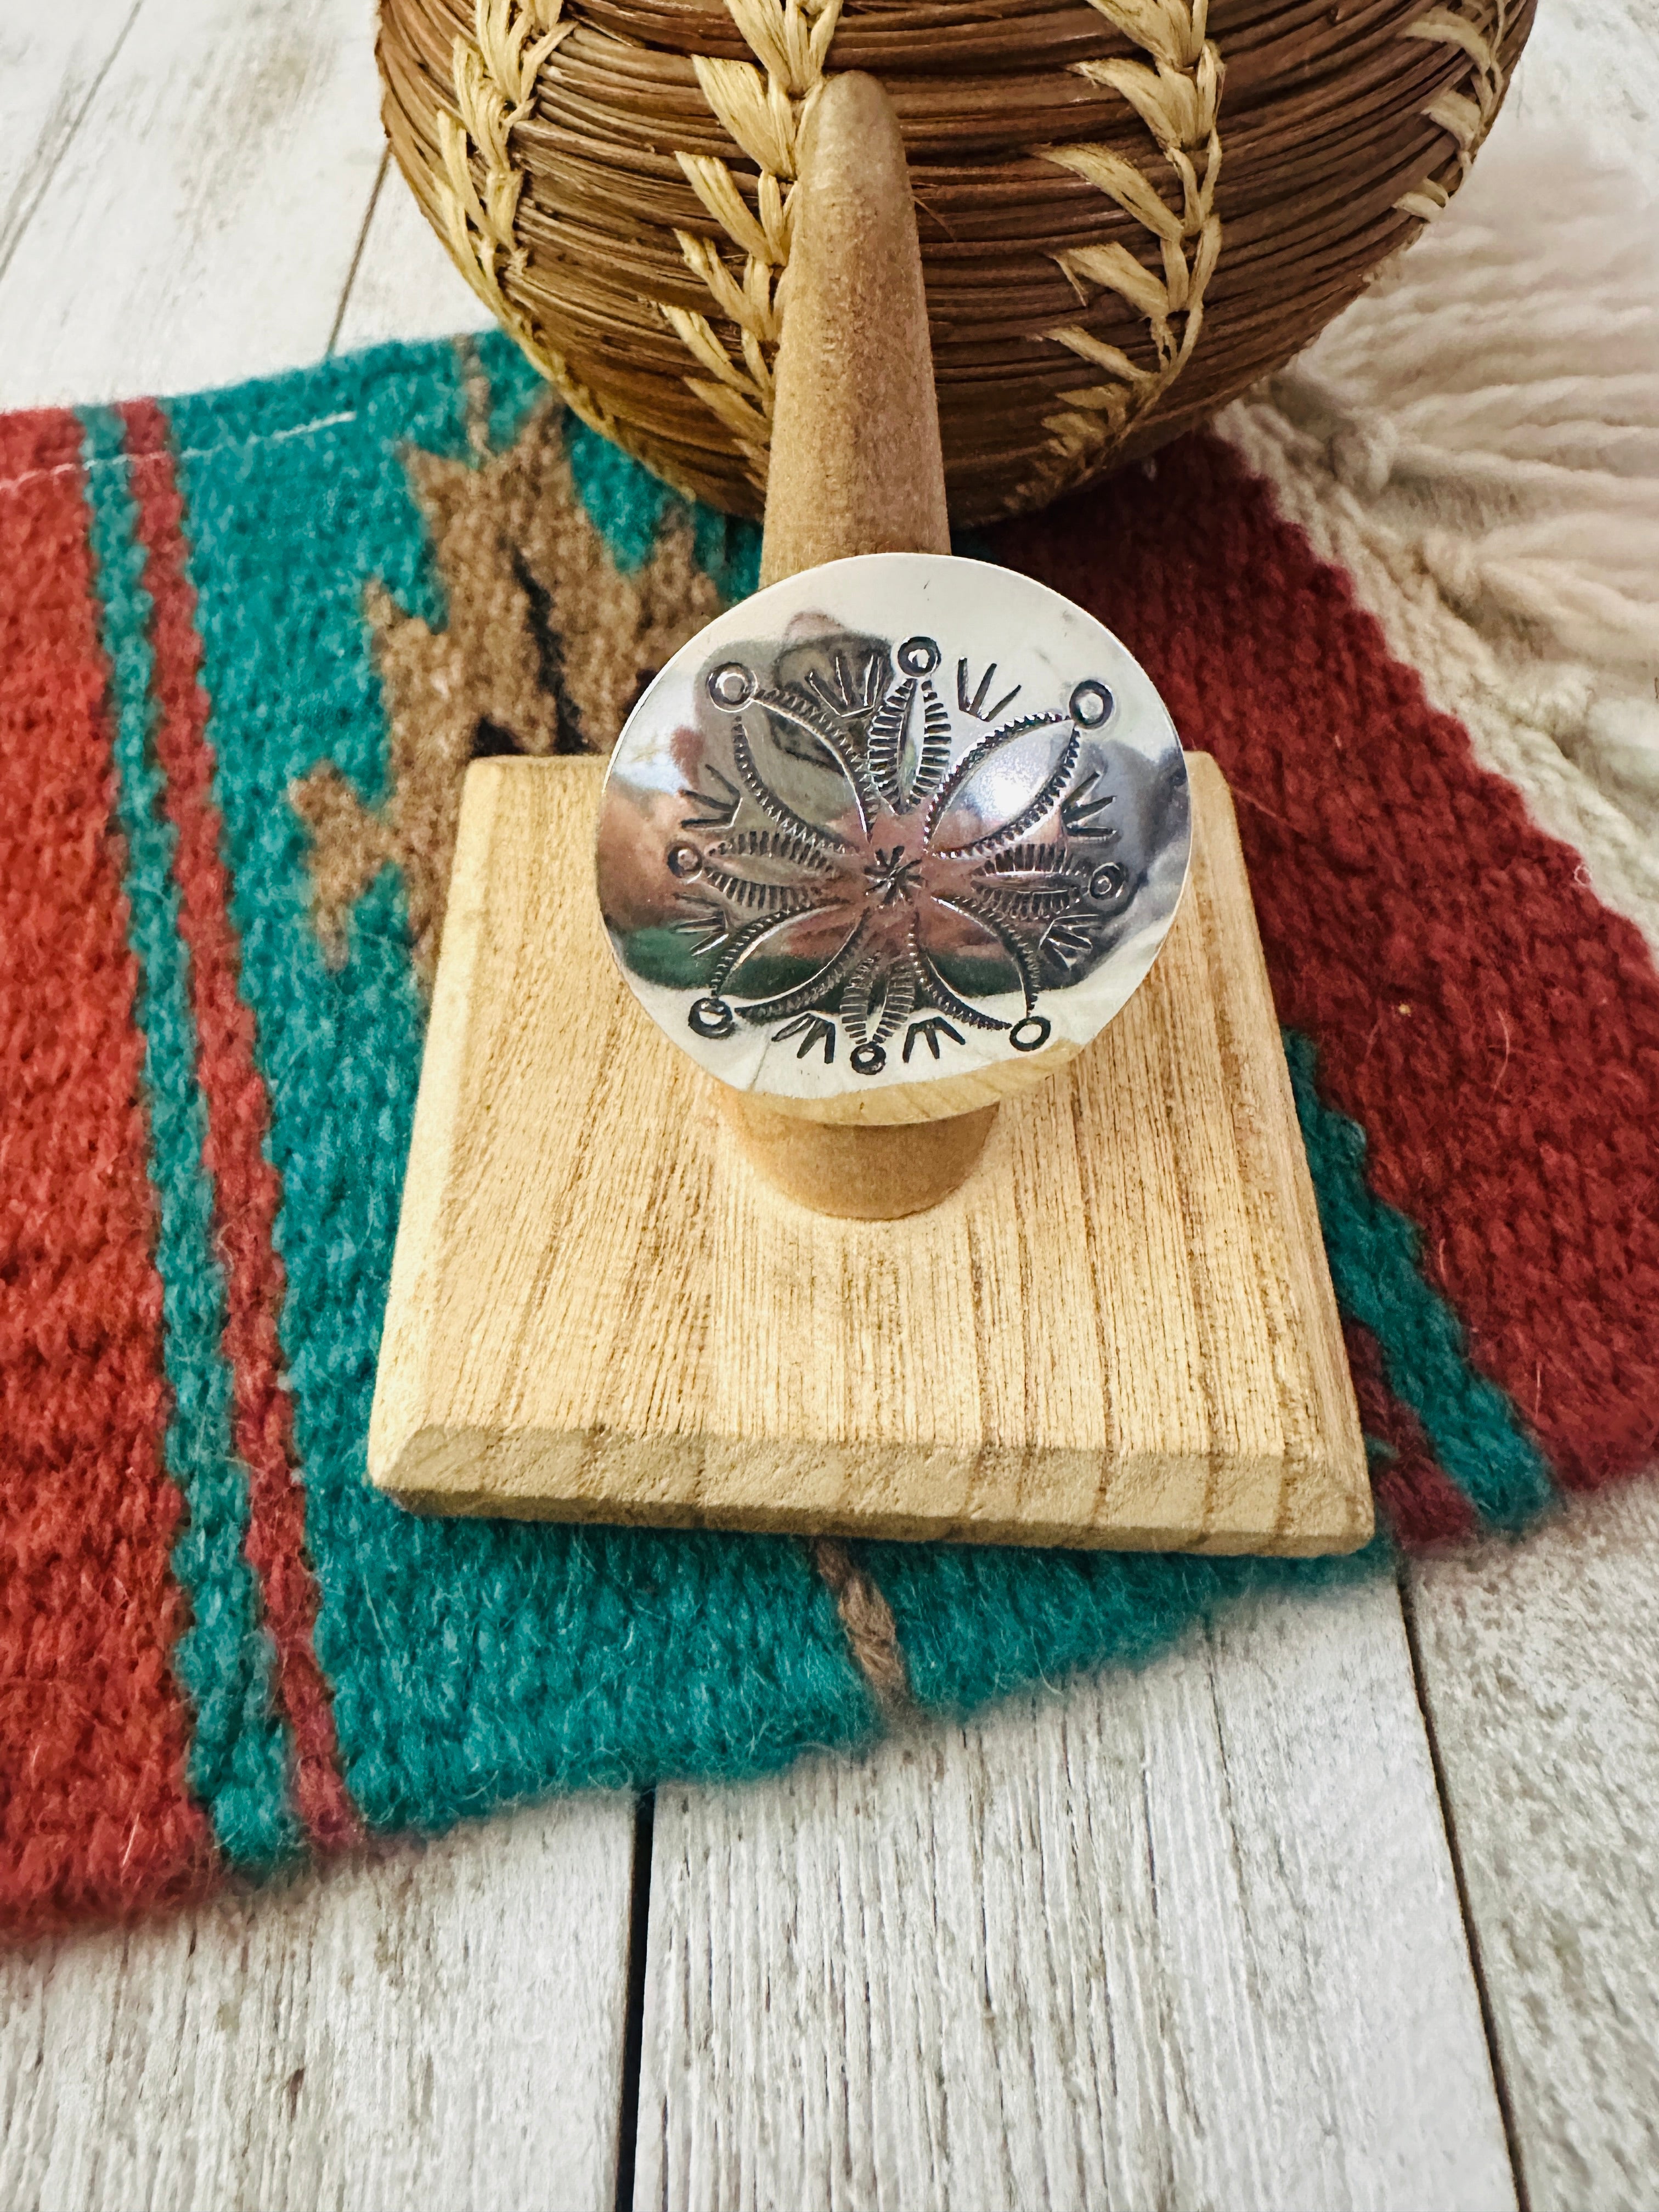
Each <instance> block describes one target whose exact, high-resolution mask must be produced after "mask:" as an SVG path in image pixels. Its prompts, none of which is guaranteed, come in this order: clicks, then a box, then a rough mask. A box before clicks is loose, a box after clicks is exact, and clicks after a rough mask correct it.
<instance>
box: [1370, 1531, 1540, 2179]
mask: <svg viewBox="0 0 1659 2212" xmlns="http://www.w3.org/2000/svg"><path fill="white" fill-rule="evenodd" d="M1396 1584H1397V1587H1398V1589H1399V1591H1400V1614H1401V1621H1402V1622H1403V1624H1404V1626H1405V1630H1406V1650H1407V1654H1408V1655H1409V1656H1410V1659H1411V1668H1412V1688H1413V1692H1415V1694H1416V1698H1417V1709H1418V1711H1419V1713H1421V1715H1422V1716H1423V1734H1424V1736H1425V1739H1426V1741H1427V1743H1428V1747H1429V1765H1430V1768H1431V1771H1432V1773H1433V1775H1434V1793H1435V1796H1437V1798H1438V1799H1439V1801H1440V1819H1441V1824H1442V1826H1443V1827H1444V1829H1445V1832H1446V1850H1447V1853H1448V1856H1449V1857H1450V1860H1451V1869H1452V1880H1453V1881H1454V1882H1455V1884H1456V1886H1457V1911H1458V1916H1459V1917H1460V1918H1461V1919H1462V1923H1463V1941H1464V1942H1465V1944H1466V1945H1467V1946H1468V1954H1469V1971H1470V1972H1471V1973H1472V1974H1473V1976H1474V1993H1475V1996H1476V1999H1477V2000H1478V2002H1479V2003H1480V2028H1481V2033H1482V2034H1483V2035H1484V2036H1485V2037H1486V2056H1487V2058H1488V2060H1489V2061H1490V2063H1491V2066H1492V2088H1493V2090H1494V2092H1495V2093H1496V2095H1497V2098H1498V2118H1499V2119H1500V2120H1501V2122H1502V2124H1503V2129H1504V2149H1505V2151H1506V2152H1507V2153H1508V2154H1509V2161H1510V2174H1511V2176H1512V2177H1513V2179H1514V2182H1515V2202H1516V2212H1532V2203H1531V2198H1530V2197H1529V2195H1528V2188H1527V2172H1526V2166H1525V2165H1524V2163H1523V2161H1522V2154H1521V2135H1520V2130H1519V2128H1518V2127H1517V2126H1516V2118H1515V2106H1514V2103H1513V2100H1511V2097H1510V2084H1509V2077H1508V2075H1507V2074H1506V2073H1505V2071H1504V2052H1503V2047H1502V2045H1501V2044H1500V2043H1499V2041H1498V2021H1497V2015H1496V2014H1495V2013H1494V2011H1493V2008H1492V1992H1491V1990H1490V1989H1489V1988H1488V1987H1487V1983H1486V1962H1485V1960H1483V1959H1482V1957H1481V1955H1480V1929H1479V1928H1478V1926H1477V1925H1476V1923H1475V1917H1474V1908H1473V1906H1472V1905H1470V1902H1469V1888H1468V1882H1467V1881H1466V1880H1465V1879H1464V1875H1463V1853H1462V1847H1461V1845H1460V1844H1459V1843H1458V1840H1457V1817H1456V1814H1455V1813H1454V1812H1453V1810H1452V1801H1451V1792H1450V1790H1449V1788H1448V1786H1447V1783H1446V1772H1445V1768H1444V1766H1443V1765H1442V1763H1441V1758H1440V1741H1439V1738H1438V1737H1437V1735H1436V1734H1435V1728H1434V1713H1433V1711H1432V1709H1431V1705H1430V1703H1429V1696H1428V1685H1427V1675H1426V1671H1425V1667H1424V1664H1423V1649H1422V1644H1421V1642H1420V1640H1419V1636H1418V1630H1417V1607H1416V1597H1415V1594H1414V1592H1413V1588H1412V1579H1411V1568H1410V1565H1409V1564H1408V1563H1407V1562H1406V1561H1404V1560H1402V1561H1401V1565H1400V1571H1399V1574H1398V1577H1396Z"/></svg>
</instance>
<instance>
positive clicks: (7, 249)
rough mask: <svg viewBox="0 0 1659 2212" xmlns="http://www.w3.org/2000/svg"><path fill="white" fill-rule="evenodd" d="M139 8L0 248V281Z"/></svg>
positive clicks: (135, 0) (137, 4)
mask: <svg viewBox="0 0 1659 2212" xmlns="http://www.w3.org/2000/svg"><path fill="white" fill-rule="evenodd" d="M143 4H144V0H132V6H131V9H130V10H129V11H128V15H127V20H126V21H125V23H123V24H122V26H121V27H120V29H119V31H118V32H117V33H116V36H115V43H114V45H113V46H111V48H110V50H109V52H108V53H106V55H105V57H104V59H103V62H102V64H101V65H100V68H99V70H98V72H97V74H96V76H94V78H93V80H92V82H91V83H90V84H89V85H88V87H87V96H86V98H85V99H84V100H82V102H81V105H80V106H79V107H78V108H76V112H75V118H74V120H73V122H71V123H70V127H69V129H68V130H67V131H65V132H64V138H63V143H62V144H61V145H60V146H59V147H58V150H57V152H56V153H55V154H54V155H52V159H51V160H50V161H48V162H47V163H46V167H45V169H44V170H43V171H42V173H41V174H40V179H39V181H38V182H37V184H36V185H35V188H34V195H33V198H32V199H30V200H29V202H28V204H27V206H25V207H24V208H23V209H22V210H21V213H20V215H19V216H18V218H17V228H15V230H14V231H13V232H12V234H11V236H10V237H9V239H7V240H5V241H4V245H3V248H0V281H3V279H4V277H5V274H6V271H7V270H9V268H10V267H11V264H12V262H13V259H14V258H15V255H16V252H17V249H18V247H19V246H21V244H22V242H23V240H24V237H25V235H26V234H27V230H28V227H29V225H30V224H31V223H32V222H33V220H34V217H35V215H36V212H37V211H38V210H39V208H40V203H41V202H42V201H43V200H44V199H45V198H46V194H47V193H48V192H49V191H51V190H52V182H53V179H55V178H56V176H57V174H58V171H59V169H61V168H62V167H63V166H64V156H65V155H67V154H68V152H69V149H70V147H71V146H72V145H73V144H74V143H75V142H76V138H77V137H79V136H80V133H81V125H82V124H83V123H84V122H85V121H86V119H87V117H88V115H89V114H90V113H91V112H92V104H93V102H94V100H96V99H97V97H98V95H99V94H100V92H101V91H102V90H103V88H104V79H105V78H106V76H108V75H109V73H110V71H111V70H112V69H113V68H114V66H115V64H116V61H117V59H118V58H119V55H120V52H121V49H122V47H123V46H125V44H126V42H127V33H128V32H129V31H131V28H132V27H133V25H134V24H135V23H136V22H137V20H138V11H139V9H141V8H142V7H143ZM8 212H9V210H8Z"/></svg>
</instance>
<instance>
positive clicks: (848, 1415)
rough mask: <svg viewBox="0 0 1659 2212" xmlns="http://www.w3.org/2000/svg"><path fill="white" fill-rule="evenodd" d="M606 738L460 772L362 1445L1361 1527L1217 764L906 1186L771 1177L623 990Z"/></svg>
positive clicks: (1234, 1530)
mask: <svg viewBox="0 0 1659 2212" xmlns="http://www.w3.org/2000/svg"><path fill="white" fill-rule="evenodd" d="M599 778H600V768H599V763H597V762H571V761H560V760H552V761H525V760H496V761H486V762H479V763H475V765H474V766H473V768H472V769H471V770H470V771H469V774H468V779H467V790H466V796H465V804H464V807H463V811H462V818H461V829H460V838H459V846H458V848H457V852H456V857H455V867H454V874H453V879H452V885H451V890H450V902H449V909H448V920H447V924H446V929H445V939H444V951H443V957H442V961H441V965H440V969H439V973H438V981H437V987H436V994H435V1001H434V1006H433V1012H432V1024H431V1029H430V1032H429V1036H428V1045H427V1057H426V1065H425V1068H424V1070H423V1072H422V1087H421V1096H420V1102H419V1106H418V1108H417V1110H416V1121H415V1133H414V1140H413V1146H412V1151H411V1155H410V1169H409V1176H408V1181H407V1184H406V1186H405V1191H404V1213H403V1219H402V1222H401V1224H400V1226H399V1231H398V1249H397V1255H396V1258H395V1261H394V1264H393V1268H392V1290H391V1297H390V1302H389V1305H388V1310H387V1318H386V1335H385V1340H384V1343H383V1346H382V1350H381V1355H380V1376H379V1381H378V1386H377V1389H376V1392H375V1401H374V1419H373V1422H372V1425H371V1430H370V1439H369V1466H370V1471H371V1473H372V1474H373V1475H374V1479H375V1480H376V1481H377V1482H379V1483H380V1484H381V1486H383V1487H384V1488H386V1490H388V1491H390V1492H392V1494H393V1495H394V1496H395V1497H398V1498H401V1499H402V1500H404V1502H405V1503H406V1504H410V1505H413V1506H416V1507H418V1508H420V1509H422V1510H429V1511H441V1512H460V1513H487V1514H507V1515H520V1516H544V1517H550V1518H559V1519H574V1520H582V1519H590V1520H605V1521H630V1522H657V1523H662V1524H666V1525H682V1526H687V1525H702V1524H712V1525H719V1526H724V1527H737V1528H769V1529H778V1530H792V1529H793V1530H801V1529H809V1528H810V1529H825V1528H829V1529H834V1530H837V1531H841V1532H843V1533H854V1534H884V1535H890V1536H903V1537H972V1538H974V1539H975V1540H978V1541H1003V1542H1030V1543H1062V1544H1090V1545H1109V1546H1116V1547H1182V1548H1185V1547H1191V1548H1198V1549H1206V1550H1214V1551H1229V1550H1234V1551H1237V1550H1273V1551H1285V1552H1316V1551H1323V1550H1345V1549H1347V1548H1350V1547H1352V1546H1353V1545H1355V1544H1358V1543H1359V1542H1361V1541H1364V1538H1365V1537H1366V1536H1367V1535H1369V1534H1370V1527H1371V1516H1370V1484H1369V1481H1368V1479H1367V1474H1366V1468H1365V1460H1364V1448H1363V1445H1362V1443H1361V1439H1360V1434H1359V1427H1358V1416H1357V1413H1356V1412H1355V1409H1354V1405H1353V1398H1352V1389H1351V1386H1350V1384H1349V1382H1348V1376H1347V1368H1346V1361H1345V1360H1344V1358H1343V1353H1342V1346H1341V1339H1340V1331H1339V1328H1338V1322H1337V1316H1336V1310H1335V1304H1334V1298H1333V1297H1332V1293H1331V1289H1330V1282H1329V1278H1328V1273H1326V1269H1325V1261H1324V1253H1323V1248H1322V1245H1321V1243H1320V1241H1319V1231H1318V1225H1317V1221H1316V1216H1315V1212H1314V1201H1313V1194H1312V1188H1311V1185H1310V1182H1309V1178H1308V1172H1307V1165H1306V1162H1305V1159H1304V1156H1303V1153H1302V1149H1301V1143H1300V1139H1299V1137H1298V1134H1297V1127H1296V1121H1295V1114H1294V1109H1293V1106H1292V1103H1291V1095H1290V1085H1289V1080H1288V1078H1287V1075H1286V1073H1285V1063H1284V1057H1283V1054H1282V1052H1281V1049H1280V1046H1279V1032H1278V1029H1277V1026H1276V1024H1275V1022H1274V1019H1273V1006H1272V1000H1271V998H1270V996H1269V994H1268V990H1267V976H1266V971H1265V969H1264V967H1263V964H1262V961H1261V948H1260V945H1259V942H1258V940H1257V938H1256V934H1255V918H1254V915H1253V913H1252V911H1251V908H1250V903H1249V890H1248V887H1247V885H1246V884H1245V880H1244V875H1243V859H1242V856H1241V854H1240V853H1239V849H1238V842H1237V830H1236V828H1235V826H1234V823H1233V820H1232V811H1231V802H1230V801H1229V799H1228V798H1227V794H1226V789H1225V785H1224V783H1223V782H1222V780H1221V777H1220V775H1219V774H1218V771H1217V770H1216V769H1215V768H1214V766H1213V764H1212V763H1210V762H1208V761H1207V760H1204V759H1201V758H1195V759H1194V763H1193V781H1194V799H1195V809H1194V814H1195V833H1196V834H1195V855H1194V879H1193V883H1192V885H1191V887H1190V891H1189V895H1188V897H1187V898H1186V899H1185V900H1184V901H1183V902H1182V909H1181V912H1180V914H1179V915H1178V916H1177V919H1176V924H1175V927H1173V929H1172V930H1171V932H1170V937H1169V939H1168V941H1167V943H1166V945H1165V947H1164V951H1163V952H1162V954H1161V955H1160V957H1159V958H1158V963H1157V965H1156V967H1155V968H1154V969H1153V972H1152V975H1151V977H1150V978H1149V979H1148V981H1147V982H1146V984H1145V985H1144V986H1143V987H1142V989H1141V990H1140V992H1139V994H1138V995H1137V996H1136V998H1135V999H1134V1000H1133V1001H1132V1002H1131V1004H1130V1005H1129V1006H1128V1007H1127V1009H1126V1010H1125V1012H1123V1014H1121V1016H1120V1017H1119V1018H1118V1019H1117V1020H1116V1021H1115V1023H1113V1024H1111V1026H1110V1027H1109V1029H1108V1030H1106V1031H1105V1033H1104V1034H1103V1036H1101V1037H1100V1038H1098V1039H1097V1041H1096V1042H1095V1043H1094V1044H1093V1045H1092V1046H1091V1047H1090V1048H1089V1049H1088V1050H1087V1051H1086V1052H1085V1053H1083V1054H1079V1056H1078V1058H1077V1059H1076V1060H1073V1062H1072V1063H1071V1065H1070V1066H1068V1067H1067V1068H1066V1069H1064V1070H1063V1071H1062V1072H1061V1073H1060V1074H1059V1075H1058V1076H1057V1077H1056V1078H1055V1079H1054V1081H1053V1082H1052V1083H1050V1084H1048V1085H1045V1086H1043V1087H1042V1089H1041V1090H1039V1091H1035V1092H1032V1093H1030V1094H1029V1095H1028V1096H1027V1097H1024V1098H1021V1099H1018V1100H1016V1101H1013V1102H1011V1103H1009V1104H1007V1105H1006V1106H1004V1107H1003V1109H1001V1112H1000V1116H999V1119H998V1122H997V1126H996V1127H995V1129H994V1131H993V1133H992V1136H991V1139H990V1142H989V1144H988V1145H987V1148H986V1151H985V1154H984V1157H983V1158H982V1160H981V1164H980V1165H979V1167H978V1168H977V1169H976V1170H975V1172H974V1174H973V1175H972V1176H970V1177H969V1180H968V1182H966V1183H965V1184H964V1185H963V1188H962V1189H960V1190H959V1191H957V1192H956V1193H955V1194H953V1195H952V1196H951V1197H950V1198H948V1199H946V1200H945V1201H944V1202H943V1203H942V1204H941V1205H939V1206H935V1207H934V1208H933V1210H932V1211H930V1212H927V1213H923V1214H919V1215H916V1216H915V1217H913V1218H910V1219H909V1220H907V1221H902V1222H883V1223H878V1224H876V1223H869V1224H866V1223H860V1222H846V1221H831V1220H827V1219H824V1218H822V1217H819V1216H817V1215H813V1214H810V1213H808V1212H805V1210H804V1209H802V1208H799V1207H797V1206H792V1205H790V1204H789V1203H788V1201H787V1200H783V1199H781V1198H780V1197H778V1196H777V1195H776V1194H775V1193H774V1192H773V1191H771V1190H770V1189H769V1188H768V1187H767V1186H766V1184H765V1183H764V1182H763V1181H762V1179H761V1178H760V1177H758V1176H757V1175H756V1174H755V1173H754V1172H753V1170H751V1169H750V1168H749V1167H748V1166H747V1165H746V1164H745V1163H744V1161H743V1160H742V1158H740V1157H739V1156H738V1152H737V1148H736V1147H735V1146H732V1144H731V1143H730V1141H729V1139H727V1138H726V1134H725V1133H724V1132H723V1131H722V1130H721V1127H720V1121H719V1117H718V1115H717V1111H716V1108H715V1103H714V1096H713V1086H712V1085H710V1083H709V1081H708V1079H707V1078H706V1077H704V1076H703V1075H702V1074H701V1073H700V1072H699V1071H698V1070H697V1069H696V1067H695V1066H694V1065H693V1063H692V1062H691V1061H690V1060H689V1059H688V1058H687V1057H686V1056H685V1055H684V1054H680V1053H677V1052H676V1051H675V1050H674V1049H673V1048H672V1047H671V1045H670V1044H669V1043H668V1042H666V1041H665V1039H664V1038H663V1037H661V1036H660V1035H659V1033H658V1032H657V1031H656V1030H654V1029H653V1026H652V1024H650V1023H649V1022H648V1021H647V1018H646V1017H645V1016H644V1014H643V1013H642V1012H641V1011H640V1010H639V1009H638V1008H637V1007H636V1006H635V1005H634V1003H633V1002H632V1000H631V999H630V998H629V994H628V993H627V991H626V989H625V987H623V983H622V981H621V979H620V978H619V976H618V975H617V973H616V971H615V969H614V968H613V966H612V963H611V958H610V956H609V954H608V952H607V951H606V950H605V944H604V940H603V938H602V935H601V933H600V927H599V919H598V915H597V909H596V906H595V902H594V901H593V899H592V895H591V890H590V883H589V878H590V872H591V866H592V862H591V857H590V856H591V845H592V818H593V812H594V808H595V805H596V804H597V798H598V789H599Z"/></svg>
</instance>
